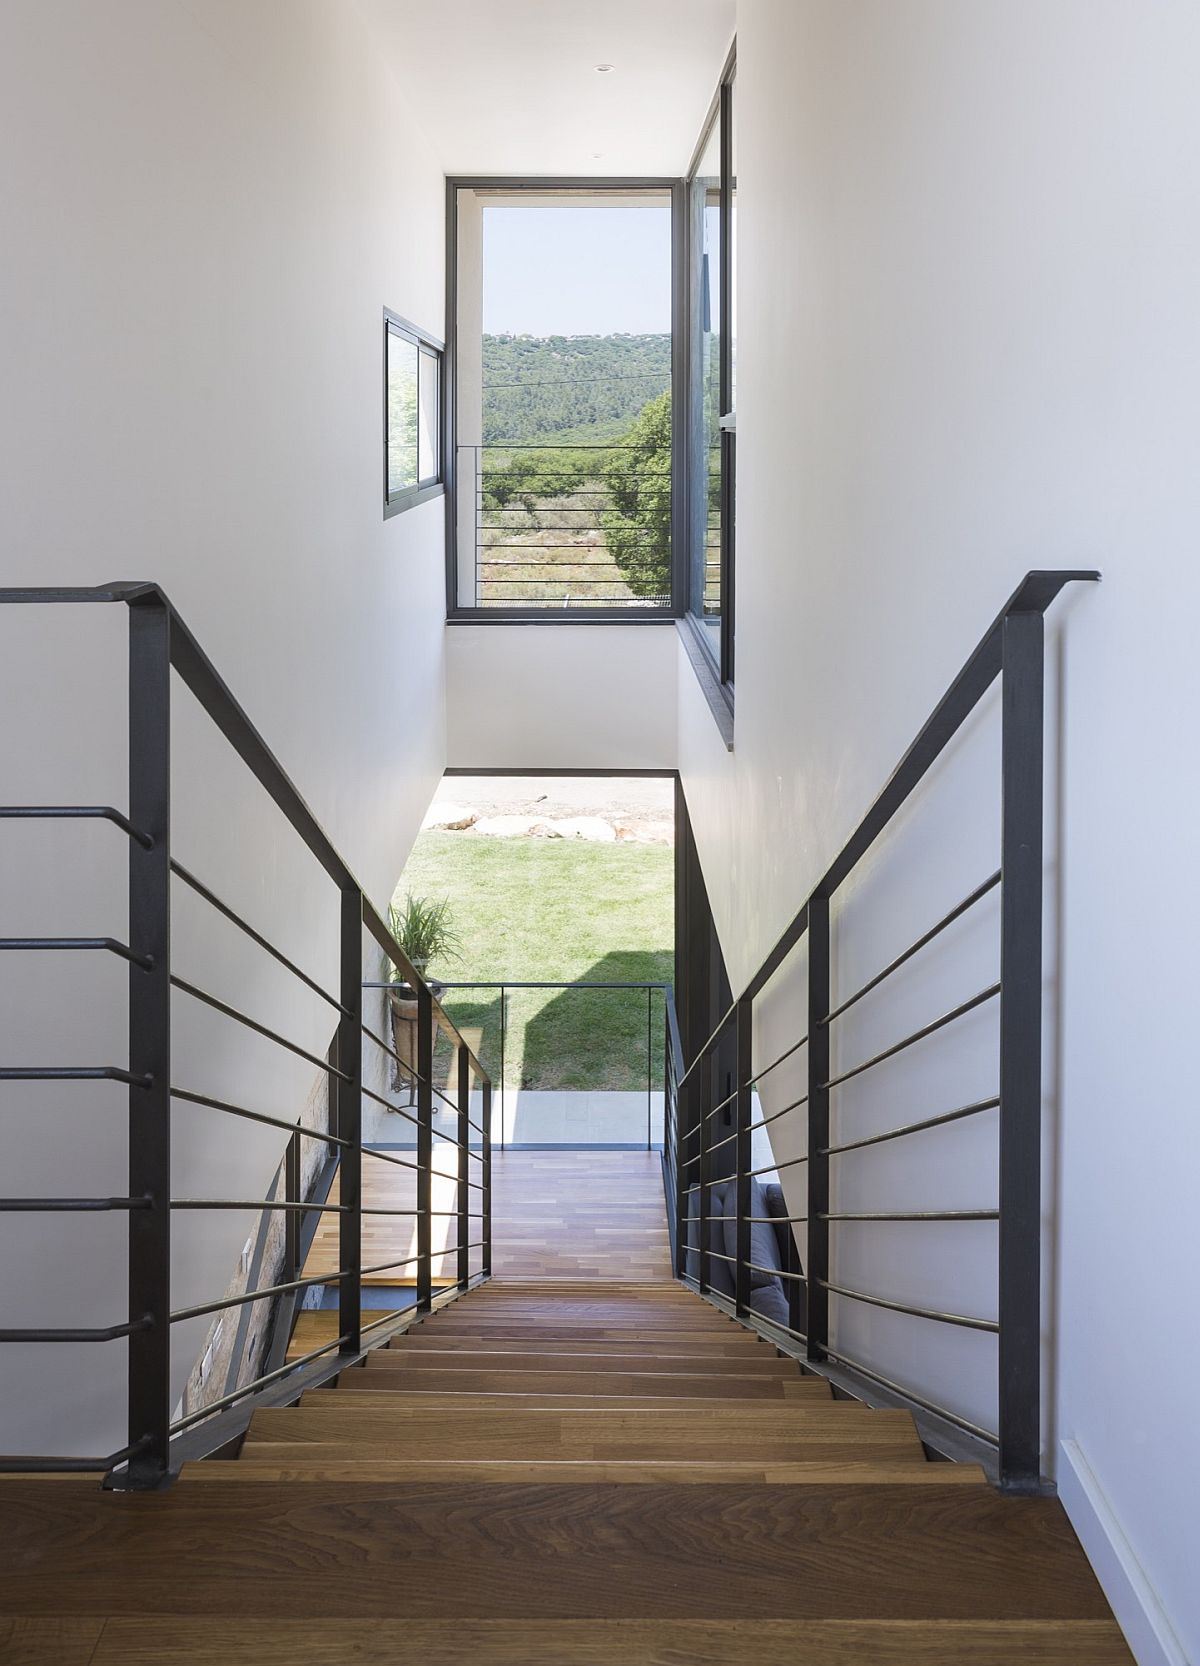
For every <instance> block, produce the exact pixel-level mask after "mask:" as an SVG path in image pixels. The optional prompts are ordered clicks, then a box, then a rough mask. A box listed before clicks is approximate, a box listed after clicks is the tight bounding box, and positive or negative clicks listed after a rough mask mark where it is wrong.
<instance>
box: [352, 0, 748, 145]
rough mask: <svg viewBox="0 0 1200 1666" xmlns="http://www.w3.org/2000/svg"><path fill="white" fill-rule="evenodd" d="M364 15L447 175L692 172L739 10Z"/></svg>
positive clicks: (515, 4)
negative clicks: (606, 70) (600, 68)
mask: <svg viewBox="0 0 1200 1666" xmlns="http://www.w3.org/2000/svg"><path fill="white" fill-rule="evenodd" d="M359 5H360V7H361V9H362V10H363V12H364V13H365V14H366V17H367V20H368V22H369V23H370V25H371V28H372V29H373V30H374V32H375V34H376V35H377V37H378V39H379V42H380V45H381V47H382V49H383V51H384V54H385V56H386V57H387V59H388V62H389V63H390V65H391V68H392V72H393V74H394V75H395V77H396V80H397V82H398V83H399V85H400V87H401V89H402V91H403V93H404V95H405V97H406V99H408V100H410V101H411V105H412V108H413V110H414V112H415V114H416V116H417V119H418V121H419V123H420V125H421V128H422V130H423V132H424V133H425V134H426V136H427V137H428V139H429V142H430V144H431V145H432V147H433V149H434V151H435V153H436V154H437V155H438V157H439V158H440V159H441V161H442V163H443V165H444V167H445V169H446V172H447V173H449V174H559V175H584V176H592V175H603V174H610V175H660V174H661V175H676V174H680V173H682V172H683V171H684V169H685V168H686V166H687V163H688V161H689V159H690V157H691V153H692V147H693V145H694V143H695V141H696V139H697V137H698V136H699V130H700V125H701V122H702V121H703V119H704V115H705V112H706V110H707V108H708V104H709V101H710V99H711V97H712V94H713V92H714V90H715V88H716V84H717V80H718V77H719V76H720V73H721V66H722V64H723V63H724V60H725V54H726V52H727V50H728V48H729V45H730V42H731V41H732V38H733V30H734V14H735V0H359ZM604 63H608V64H612V65H614V68H613V70H612V72H611V73H610V74H607V75H601V74H598V73H597V71H596V68H595V66H596V65H597V64H604Z"/></svg>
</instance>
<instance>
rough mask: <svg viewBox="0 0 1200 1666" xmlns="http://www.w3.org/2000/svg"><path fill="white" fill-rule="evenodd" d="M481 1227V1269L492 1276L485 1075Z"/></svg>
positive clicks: (489, 1084) (489, 1115)
mask: <svg viewBox="0 0 1200 1666" xmlns="http://www.w3.org/2000/svg"><path fill="white" fill-rule="evenodd" d="M480 1120H481V1122H482V1124H483V1219H482V1220H481V1222H480V1225H481V1227H482V1228H483V1230H482V1232H481V1233H480V1234H479V1236H480V1237H481V1238H482V1239H483V1264H482V1267H481V1269H480V1270H481V1271H482V1273H483V1276H484V1278H490V1277H491V1276H492V1081H491V1077H490V1076H489V1077H485V1078H484V1083H483V1115H482V1117H481V1118H480Z"/></svg>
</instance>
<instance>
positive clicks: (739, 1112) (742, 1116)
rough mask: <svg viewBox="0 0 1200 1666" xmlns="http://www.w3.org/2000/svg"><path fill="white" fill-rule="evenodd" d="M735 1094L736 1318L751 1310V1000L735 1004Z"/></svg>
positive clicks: (752, 1058)
mask: <svg viewBox="0 0 1200 1666" xmlns="http://www.w3.org/2000/svg"><path fill="white" fill-rule="evenodd" d="M734 1037H735V1058H736V1063H735V1066H734V1068H735V1069H736V1071H737V1076H736V1079H735V1089H736V1095H735V1098H734V1101H733V1111H734V1129H735V1135H736V1137H735V1139H734V1142H733V1149H734V1153H735V1161H736V1165H737V1166H736V1169H735V1178H734V1192H735V1197H736V1203H735V1205H734V1213H735V1220H736V1226H737V1232H736V1236H735V1243H736V1245H737V1249H736V1252H735V1254H736V1259H735V1262H734V1268H733V1273H734V1305H735V1308H736V1310H737V1314H738V1317H739V1318H740V1317H741V1316H742V1315H743V1314H745V1313H749V1311H750V1286H751V1282H752V1281H751V1278H750V1182H751V1175H750V1171H751V1169H752V1168H753V1167H754V1164H753V1163H752V1162H751V1160H750V1145H751V1133H750V1123H751V1121H752V1117H751V1114H750V1106H751V1087H752V1085H753V1071H754V1003H753V1001H748V1000H746V998H745V997H744V996H743V998H742V999H741V1000H740V1001H739V1002H738V1004H737V1012H736V1014H735V1017H734Z"/></svg>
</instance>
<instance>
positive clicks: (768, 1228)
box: [714, 1180, 783, 1290]
mask: <svg viewBox="0 0 1200 1666" xmlns="http://www.w3.org/2000/svg"><path fill="white" fill-rule="evenodd" d="M736 1186H737V1182H736V1181H733V1180H731V1181H730V1182H729V1195H730V1200H731V1201H730V1204H729V1208H728V1210H726V1211H725V1213H727V1214H728V1215H729V1217H730V1218H729V1219H728V1220H727V1221H724V1222H722V1225H723V1226H724V1228H725V1242H724V1244H723V1245H722V1248H723V1249H724V1251H725V1253H726V1255H736V1254H737V1221H736V1220H735V1219H734V1218H733V1217H734V1215H735V1214H736V1211H737V1190H736ZM714 1213H715V1211H714ZM768 1213H769V1211H768V1209H767V1201H766V1196H765V1194H764V1188H763V1187H762V1186H760V1185H759V1183H758V1181H757V1180H751V1182H750V1214H751V1216H752V1217H753V1216H757V1217H759V1218H758V1219H757V1220H753V1219H752V1221H751V1225H750V1260H751V1262H752V1263H753V1266H752V1267H751V1268H750V1288H751V1290H759V1289H761V1288H762V1287H763V1286H764V1285H767V1284H774V1283H776V1282H777V1280H776V1278H775V1274H776V1273H777V1272H778V1271H779V1269H780V1268H781V1267H782V1266H783V1262H782V1260H781V1259H780V1255H779V1239H778V1237H777V1236H776V1230H777V1229H776V1228H775V1227H774V1226H772V1225H771V1224H770V1223H769V1222H768V1221H765V1220H763V1219H762V1218H761V1217H762V1216H764V1215H766V1214H768Z"/></svg>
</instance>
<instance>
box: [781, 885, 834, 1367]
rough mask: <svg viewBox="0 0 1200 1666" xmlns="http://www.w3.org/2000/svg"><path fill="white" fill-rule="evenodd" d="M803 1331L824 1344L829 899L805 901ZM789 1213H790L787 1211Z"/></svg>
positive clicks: (819, 1353)
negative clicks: (805, 1262)
mask: <svg viewBox="0 0 1200 1666" xmlns="http://www.w3.org/2000/svg"><path fill="white" fill-rule="evenodd" d="M807 936H808V1163H807V1164H806V1167H807V1169H808V1209H807V1211H806V1213H807V1215H808V1268H807V1277H808V1324H807V1325H806V1327H805V1328H806V1330H807V1332H808V1342H807V1354H808V1358H809V1359H811V1360H818V1361H819V1360H823V1359H824V1358H825V1350H826V1348H827V1347H828V1345H829V1291H828V1290H827V1289H826V1288H825V1286H826V1284H827V1282H828V1279H829V1220H828V1214H829V1158H828V1156H827V1155H826V1148H827V1147H828V1145H829V1085H828V1084H829V1077H830V1069H829V1058H830V1047H829V1023H828V1017H829V997H830V975H829V959H830V943H829V898H828V897H827V896H824V895H813V896H812V897H810V898H809V903H808V931H807ZM788 1213H789V1214H792V1213H793V1211H792V1210H790V1209H789V1210H788Z"/></svg>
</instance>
